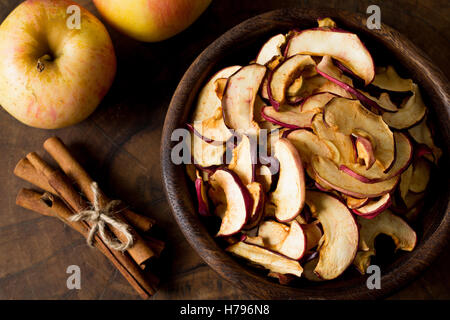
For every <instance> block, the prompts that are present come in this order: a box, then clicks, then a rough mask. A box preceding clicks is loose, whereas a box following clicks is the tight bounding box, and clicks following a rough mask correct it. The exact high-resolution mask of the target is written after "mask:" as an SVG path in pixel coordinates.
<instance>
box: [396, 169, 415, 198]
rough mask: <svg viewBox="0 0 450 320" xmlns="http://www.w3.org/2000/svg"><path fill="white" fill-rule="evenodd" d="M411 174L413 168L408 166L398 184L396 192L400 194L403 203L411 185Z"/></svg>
mask: <svg viewBox="0 0 450 320" xmlns="http://www.w3.org/2000/svg"><path fill="white" fill-rule="evenodd" d="M412 173H413V166H412V165H410V166H408V169H406V170H405V172H403V173H402V175H401V176H400V184H399V186H398V190H399V192H400V197H401V198H402V199H403V201H405V199H406V195H407V194H408V192H409V185H410V184H411V178H412Z"/></svg>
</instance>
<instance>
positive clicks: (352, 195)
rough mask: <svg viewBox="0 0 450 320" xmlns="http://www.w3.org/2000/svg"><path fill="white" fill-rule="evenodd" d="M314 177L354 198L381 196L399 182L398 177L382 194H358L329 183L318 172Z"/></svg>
mask: <svg viewBox="0 0 450 320" xmlns="http://www.w3.org/2000/svg"><path fill="white" fill-rule="evenodd" d="M316 177H317V179H318V180H320V182H321V183H322V184H324V185H325V186H328V187H329V188H332V189H333V190H336V191H339V192H342V193H343V194H346V195H348V196H351V197H354V198H376V197H381V196H383V195H385V194H386V193H391V192H392V191H393V190H395V188H397V185H398V183H399V182H400V179H399V181H398V182H397V183H396V184H395V185H394V186H393V187H392V189H391V190H388V191H386V192H383V193H382V194H373V195H364V194H359V193H356V192H353V191H349V190H345V189H343V188H340V187H338V186H334V185H332V184H331V183H329V182H327V181H326V180H325V179H323V178H321V177H320V176H319V175H318V174H316ZM339 201H340V200H339Z"/></svg>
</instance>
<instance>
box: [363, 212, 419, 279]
mask: <svg viewBox="0 0 450 320" xmlns="http://www.w3.org/2000/svg"><path fill="white" fill-rule="evenodd" d="M357 221H358V224H359V225H360V229H359V237H360V238H359V250H362V251H363V252H361V251H360V252H358V255H357V256H356V258H355V262H354V263H355V266H356V267H357V269H358V270H359V271H360V272H361V273H362V274H364V273H365V271H366V269H367V267H368V266H369V265H370V258H371V257H372V256H374V255H375V238H376V237H377V236H378V235H379V234H385V235H387V236H390V237H391V238H392V239H393V240H394V243H395V246H396V250H399V249H400V250H405V251H412V250H413V249H414V247H415V246H416V242H417V236H416V233H415V232H414V230H413V229H412V228H411V227H410V226H409V225H408V224H407V223H406V222H405V221H404V220H403V219H402V218H400V217H398V216H396V215H394V214H393V213H392V212H391V211H389V210H386V211H384V212H382V213H381V214H380V215H378V216H377V217H375V218H373V219H364V218H361V217H358V218H357Z"/></svg>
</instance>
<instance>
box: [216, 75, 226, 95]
mask: <svg viewBox="0 0 450 320" xmlns="http://www.w3.org/2000/svg"><path fill="white" fill-rule="evenodd" d="M227 81H228V79H227V78H219V79H216V81H214V91H215V92H216V95H217V98H219V100H222V97H223V93H224V92H225V88H226V86H227Z"/></svg>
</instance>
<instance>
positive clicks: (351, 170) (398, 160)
mask: <svg viewBox="0 0 450 320" xmlns="http://www.w3.org/2000/svg"><path fill="white" fill-rule="evenodd" d="M394 140H395V152H394V153H395V155H396V157H395V161H394V163H393V164H392V166H391V167H390V168H389V169H388V170H387V171H386V170H385V169H384V168H383V167H382V166H381V165H380V164H379V163H378V162H377V163H375V164H374V165H373V166H372V167H371V168H370V169H366V167H365V166H363V165H360V164H357V163H356V164H354V163H349V164H345V165H340V166H339V170H342V171H343V172H345V173H347V174H348V175H350V176H352V177H353V178H355V179H358V180H359V181H361V182H364V183H376V182H380V181H384V180H388V179H391V178H393V177H395V176H398V175H400V174H401V173H402V172H403V171H405V170H406V169H407V168H408V166H409V165H410V163H411V160H412V156H413V146H412V143H411V141H410V140H409V138H408V137H407V136H406V135H405V134H404V133H401V132H394Z"/></svg>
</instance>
